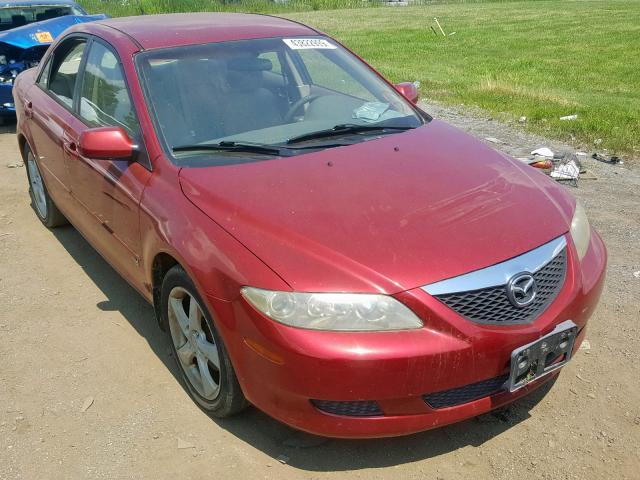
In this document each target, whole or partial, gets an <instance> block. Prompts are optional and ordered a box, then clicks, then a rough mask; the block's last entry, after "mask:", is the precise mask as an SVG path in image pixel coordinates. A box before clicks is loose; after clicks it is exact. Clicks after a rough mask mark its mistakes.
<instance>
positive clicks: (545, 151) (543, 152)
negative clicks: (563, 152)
mask: <svg viewBox="0 0 640 480" xmlns="http://www.w3.org/2000/svg"><path fill="white" fill-rule="evenodd" d="M531 155H539V156H541V157H548V158H553V151H552V150H551V149H550V148H547V147H542V148H538V149H536V150H534V151H533V152H531Z"/></svg>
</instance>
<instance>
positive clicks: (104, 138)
mask: <svg viewBox="0 0 640 480" xmlns="http://www.w3.org/2000/svg"><path fill="white" fill-rule="evenodd" d="M134 149H135V146H134V144H133V141H132V140H131V138H129V135H128V134H127V132H126V130H125V129H124V128H122V127H100V128H92V129H90V130H85V131H84V132H82V133H81V134H80V141H79V142H78V150H79V153H80V155H82V156H83V157H87V158H95V159H98V160H107V159H130V158H131V157H132V156H133V152H134Z"/></svg>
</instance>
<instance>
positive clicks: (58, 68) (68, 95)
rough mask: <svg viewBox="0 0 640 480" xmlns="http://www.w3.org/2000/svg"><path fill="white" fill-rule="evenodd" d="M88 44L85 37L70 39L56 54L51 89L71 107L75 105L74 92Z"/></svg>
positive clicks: (50, 80)
mask: <svg viewBox="0 0 640 480" xmlns="http://www.w3.org/2000/svg"><path fill="white" fill-rule="evenodd" d="M86 45H87V44H86V42H85V41H84V39H82V40H78V39H73V40H68V41H67V42H64V43H62V44H61V45H60V47H58V49H57V50H56V53H55V54H54V59H53V66H52V69H51V76H50V77H49V91H50V92H51V93H52V94H53V95H54V96H55V97H57V98H58V100H60V101H61V102H62V103H64V104H65V105H66V106H68V107H69V108H71V107H72V105H73V92H74V90H75V86H76V81H77V79H78V70H80V63H81V62H82V56H83V55H84V50H85V47H86Z"/></svg>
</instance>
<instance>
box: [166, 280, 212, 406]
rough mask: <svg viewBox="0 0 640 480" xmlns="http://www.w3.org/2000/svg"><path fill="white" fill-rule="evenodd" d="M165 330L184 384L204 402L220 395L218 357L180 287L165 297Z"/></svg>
mask: <svg viewBox="0 0 640 480" xmlns="http://www.w3.org/2000/svg"><path fill="white" fill-rule="evenodd" d="M168 314H169V315H168V318H169V329H170V330H171V340H172V341H173V346H174V347H175V351H176V354H177V359H178V362H179V363H180V366H181V367H182V370H183V371H184V373H185V375H186V377H187V380H188V381H189V383H191V385H192V386H193V388H194V389H195V390H196V392H197V393H198V394H199V395H200V396H201V397H203V398H204V399H206V400H213V399H215V398H216V397H217V396H218V393H219V392H220V354H219V352H218V346H217V345H216V343H215V340H214V338H213V335H212V333H211V329H210V328H209V326H208V324H207V320H206V319H205V317H204V314H203V312H202V308H201V307H200V305H199V304H198V301H197V300H196V299H195V298H194V297H193V295H191V294H190V293H189V292H188V291H187V290H185V289H184V288H182V287H174V288H173V290H171V293H170V294H169V305H168Z"/></svg>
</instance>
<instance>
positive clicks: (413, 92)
mask: <svg viewBox="0 0 640 480" xmlns="http://www.w3.org/2000/svg"><path fill="white" fill-rule="evenodd" d="M394 86H395V87H396V90H397V91H399V92H400V93H401V94H402V96H403V97H404V98H406V99H407V100H409V101H410V102H411V103H418V98H419V96H420V94H419V92H418V87H417V86H416V84H415V83H412V82H402V83H396V84H395V85H394Z"/></svg>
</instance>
